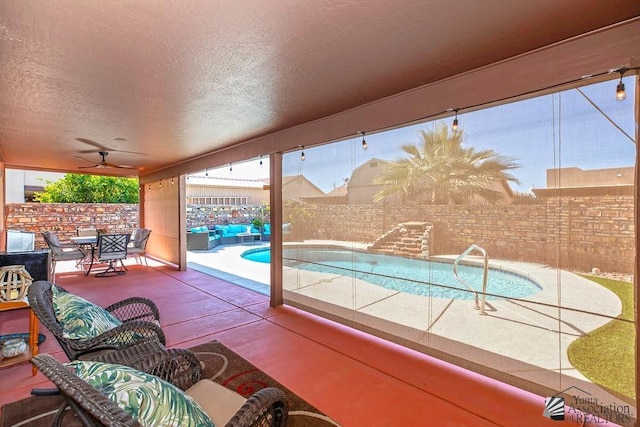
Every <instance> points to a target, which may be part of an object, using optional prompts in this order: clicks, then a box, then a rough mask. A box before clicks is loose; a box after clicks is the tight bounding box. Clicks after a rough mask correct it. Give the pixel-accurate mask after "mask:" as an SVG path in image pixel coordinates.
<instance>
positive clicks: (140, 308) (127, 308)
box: [105, 297, 160, 323]
mask: <svg viewBox="0 0 640 427" xmlns="http://www.w3.org/2000/svg"><path fill="white" fill-rule="evenodd" d="M105 310H107V311H108V312H110V313H111V314H113V315H114V316H115V317H117V318H118V319H119V320H121V321H122V322H128V321H130V320H146V321H149V322H152V321H155V322H158V323H159V322H160V310H158V306H157V305H156V303H154V302H153V301H152V300H150V299H149V298H143V297H131V298H126V299H123V300H122V301H119V302H116V303H114V304H111V305H110V306H108V307H106V308H105Z"/></svg>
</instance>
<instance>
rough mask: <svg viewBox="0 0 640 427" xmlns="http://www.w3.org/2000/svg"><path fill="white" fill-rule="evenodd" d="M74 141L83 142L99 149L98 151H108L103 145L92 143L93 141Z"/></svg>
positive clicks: (85, 139)
mask: <svg viewBox="0 0 640 427" xmlns="http://www.w3.org/2000/svg"><path fill="white" fill-rule="evenodd" d="M76 141H80V142H84V143H85V144H89V145H92V146H94V147H96V148H99V149H101V150H109V149H108V148H107V147H105V146H104V145H102V144H99V143H97V142H95V141H93V140H91V139H87V138H76Z"/></svg>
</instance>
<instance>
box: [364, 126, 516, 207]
mask: <svg viewBox="0 0 640 427" xmlns="http://www.w3.org/2000/svg"><path fill="white" fill-rule="evenodd" d="M420 138H421V141H420V142H418V143H414V144H403V145H401V146H400V149H401V150H402V151H403V152H404V154H405V155H404V156H403V157H401V158H399V159H397V160H396V161H393V162H390V163H389V164H387V165H386V166H385V169H384V172H383V173H382V175H381V176H380V177H379V178H378V179H377V180H376V183H377V184H382V185H384V189H383V190H381V191H380V192H378V193H377V194H376V195H375V197H374V200H376V201H380V200H382V199H383V198H384V197H386V196H390V195H392V194H396V193H400V194H402V200H403V202H405V201H406V200H412V199H413V200H417V199H420V200H425V201H428V202H429V203H431V204H463V203H467V202H469V201H470V200H471V199H472V198H474V197H481V198H482V199H484V200H486V201H488V202H495V201H496V200H498V199H499V198H500V197H502V193H501V192H499V191H496V190H492V189H491V188H488V184H490V183H491V182H495V181H503V180H506V181H508V182H518V180H517V179H516V178H515V177H514V176H513V175H511V174H510V173H509V171H511V170H514V169H517V168H518V167H519V166H518V164H516V163H514V161H513V159H511V158H509V157H505V156H502V155H500V154H497V153H496V152H495V151H493V150H481V151H476V150H475V149H474V148H471V147H470V148H464V147H463V146H462V141H463V132H462V130H460V129H458V130H455V131H451V132H450V131H449V128H448V127H447V126H446V125H444V124H442V125H440V126H438V127H437V128H436V129H435V130H433V131H421V132H420Z"/></svg>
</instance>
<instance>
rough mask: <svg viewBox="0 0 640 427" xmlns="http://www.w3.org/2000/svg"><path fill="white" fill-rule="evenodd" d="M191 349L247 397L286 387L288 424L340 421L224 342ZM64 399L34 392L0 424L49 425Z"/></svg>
mask: <svg viewBox="0 0 640 427" xmlns="http://www.w3.org/2000/svg"><path fill="white" fill-rule="evenodd" d="M191 350H192V351H193V352H194V353H195V354H196V355H197V356H198V359H200V361H201V362H202V364H203V366H204V378H210V379H212V380H213V381H216V382H217V383H219V384H222V385H224V386H225V387H227V388H230V389H231V390H234V391H236V392H237V393H240V394H241V395H243V396H245V397H249V396H251V394H253V393H254V392H255V391H257V390H260V389H262V388H265V387H278V388H279V389H280V390H282V391H283V392H284V393H285V394H286V395H287V397H288V398H289V418H288V421H287V426H291V427H331V426H338V425H339V424H337V423H336V422H334V421H333V420H331V419H330V418H329V417H327V416H326V415H324V414H322V413H321V412H320V411H319V410H317V409H316V408H314V407H313V406H311V405H310V404H309V403H307V402H306V401H304V400H303V399H301V398H300V397H298V396H296V395H295V394H294V393H292V392H291V391H290V390H288V389H287V388H286V387H284V386H283V385H282V384H280V383H278V382H277V381H276V380H274V379H273V378H271V377H270V376H268V375H267V374H265V373H264V372H262V371H260V370H259V369H258V368H256V367H255V366H253V365H252V364H251V363H249V362H248V361H247V360H245V359H243V358H242V357H240V356H239V355H237V354H236V353H234V352H233V351H231V350H230V349H228V348H227V347H225V346H224V345H222V344H221V343H219V342H217V341H212V342H209V343H206V344H201V345H198V346H196V347H193V348H191ZM62 401H63V399H62V397H61V396H34V397H29V398H26V399H22V400H19V401H17V402H14V403H9V404H7V405H4V406H3V407H2V420H1V423H0V426H2V427H18V426H28V427H49V426H51V422H52V420H53V416H54V414H55V412H56V410H57V409H58V407H59V406H60V404H61V403H62ZM70 415H71V414H67V415H66V416H65V417H64V419H63V424H64V425H65V426H70V427H71V426H79V425H81V424H80V423H79V422H78V421H77V420H76V419H74V417H72V416H70ZM219 427H221V426H219Z"/></svg>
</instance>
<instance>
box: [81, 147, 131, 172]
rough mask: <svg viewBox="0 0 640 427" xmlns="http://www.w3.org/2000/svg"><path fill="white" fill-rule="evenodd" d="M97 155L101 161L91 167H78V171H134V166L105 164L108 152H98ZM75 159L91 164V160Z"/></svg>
mask: <svg viewBox="0 0 640 427" xmlns="http://www.w3.org/2000/svg"><path fill="white" fill-rule="evenodd" d="M98 154H100V156H102V160H101V161H100V162H98V163H96V164H94V165H92V166H78V168H79V169H94V168H98V169H104V168H114V169H136V167H135V166H125V165H116V164H115V163H109V162H107V159H106V157H107V156H108V155H109V152H108V151H99V152H98ZM76 158H78V159H80V160H84V161H85V162H89V163H93V162H92V161H91V160H88V159H85V158H84V157H80V156H76Z"/></svg>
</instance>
